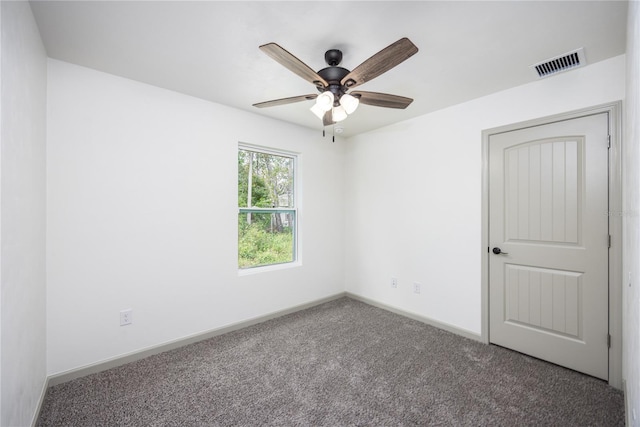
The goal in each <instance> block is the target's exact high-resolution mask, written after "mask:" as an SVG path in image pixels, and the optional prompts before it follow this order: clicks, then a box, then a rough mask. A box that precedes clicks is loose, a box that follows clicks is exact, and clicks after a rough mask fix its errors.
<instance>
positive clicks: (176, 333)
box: [47, 60, 344, 375]
mask: <svg viewBox="0 0 640 427" xmlns="http://www.w3.org/2000/svg"><path fill="white" fill-rule="evenodd" d="M48 71H49V73H48V76H49V81H48V151H47V161H48V165H47V166H48V170H47V182H48V189H47V195H48V199H47V203H48V214H47V268H48V272H47V274H48V283H47V298H48V301H47V325H48V349H47V360H48V373H49V374H50V375H53V374H57V373H62V372H65V371H68V370H73V369H75V368H79V367H83V366H86V365H89V364H92V363H96V362H99V361H103V360H106V359H110V358H114V357H118V356H121V355H125V354H127V353H131V352H135V351H139V350H142V349H145V348H148V347H151V346H156V345H159V344H162V343H166V342H169V341H172V340H176V339H180V338H183V337H187V336H189V335H192V334H196V333H200V332H204V331H208V330H211V329H214V328H219V327H222V326H225V325H229V324H232V323H235V322H239V321H243V320H247V319H250V318H254V317H257V316H260V315H264V314H268V313H270V312H274V311H277V310H282V309H286V308H290V307H292V306H295V305H298V304H302V303H306V302H310V301H314V300H317V299H320V298H323V297H327V296H331V295H334V294H337V293H340V292H343V291H344V282H343V258H344V254H343V238H342V234H343V227H342V224H343V220H342V213H343V212H342V210H341V207H342V206H343V189H342V183H343V181H344V177H343V172H342V171H343V146H344V145H343V144H339V143H337V142H336V143H335V144H333V143H331V140H330V139H329V138H322V135H321V132H320V130H318V131H317V132H314V131H311V130H309V129H304V128H301V127H297V126H293V125H289V124H286V123H284V122H279V121H274V120H270V119H267V118H264V117H261V116H258V115H254V114H250V113H246V112H242V111H238V110H234V109H231V108H227V107H224V106H221V105H217V104H213V103H209V102H205V101H203V100H199V99H196V98H191V97H188V96H185V95H181V94H178V93H175V92H170V91H167V90H163V89H159V88H157V87H152V86H148V85H144V84H141V83H138V82H134V81H131V80H126V79H123V78H119V77H115V76H113V75H109V74H104V73H100V72H96V71H93V70H90V69H87V68H82V67H79V66H75V65H71V64H68V63H64V62H60V61H56V60H49V67H48ZM239 141H241V142H245V143H251V144H260V145H265V146H270V147H275V148H281V149H286V150H292V151H296V152H299V153H301V157H300V160H301V162H300V169H299V170H300V173H301V179H300V180H299V184H301V185H302V206H301V209H302V211H301V214H300V221H301V224H300V226H301V230H300V231H301V234H302V239H303V240H302V245H303V246H302V266H299V267H295V268H288V269H281V270H277V271H272V272H266V273H260V274H252V275H246V276H241V277H239V276H238V272H237V234H236V233H237V225H236V224H237V189H236V183H237V147H238V142H239ZM126 308H132V309H133V324H132V325H130V326H125V327H121V326H119V311H120V310H121V309H126Z"/></svg>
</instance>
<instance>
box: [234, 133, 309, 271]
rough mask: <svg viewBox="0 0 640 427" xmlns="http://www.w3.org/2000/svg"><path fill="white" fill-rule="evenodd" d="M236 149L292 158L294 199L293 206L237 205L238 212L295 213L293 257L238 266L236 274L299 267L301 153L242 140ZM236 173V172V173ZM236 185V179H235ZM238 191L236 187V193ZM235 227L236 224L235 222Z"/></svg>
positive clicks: (300, 245)
mask: <svg viewBox="0 0 640 427" xmlns="http://www.w3.org/2000/svg"><path fill="white" fill-rule="evenodd" d="M238 150H247V151H254V152H258V153H265V154H272V155H275V156H281V157H289V158H291V159H292V160H293V183H294V184H293V200H294V207H293V208H282V207H278V208H250V207H246V208H242V207H238V213H239V214H240V213H243V212H247V211H251V212H287V211H289V212H291V211H293V212H294V213H295V218H296V226H295V230H294V241H293V245H294V256H295V259H294V260H293V261H291V262H283V263H279V264H269V265H261V266H256V267H249V268H240V267H239V266H238V269H237V270H238V276H248V275H252V274H258V273H264V272H268V271H277V270H286V269H289V268H296V267H300V266H301V265H302V244H301V240H302V239H301V237H300V236H301V234H302V233H301V229H302V227H301V220H300V218H301V216H302V215H301V205H302V203H301V200H302V198H301V191H300V187H301V185H300V180H299V178H300V176H301V174H300V164H301V154H300V153H298V152H295V151H289V150H283V149H277V148H271V147H265V146H261V145H255V144H247V143H244V142H240V143H238ZM236 175H237V174H236ZM236 186H237V179H236ZM237 193H238V189H237V188H236V194H237ZM236 227H237V224H236ZM237 235H238V230H237V228H236V236H237ZM237 244H238V242H237V241H236V256H237V252H238V247H237Z"/></svg>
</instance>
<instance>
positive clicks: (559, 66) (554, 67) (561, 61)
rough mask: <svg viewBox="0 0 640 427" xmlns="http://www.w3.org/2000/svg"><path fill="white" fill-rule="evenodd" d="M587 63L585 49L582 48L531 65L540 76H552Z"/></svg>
mask: <svg viewBox="0 0 640 427" xmlns="http://www.w3.org/2000/svg"><path fill="white" fill-rule="evenodd" d="M585 64H586V60H585V57H584V49H583V48H580V49H577V50H574V51H572V52H569V53H565V54H564V55H560V56H556V57H554V58H551V59H547V60H545V61H542V62H538V63H537V64H534V65H532V66H531V69H532V70H534V71H535V73H536V75H537V76H538V77H540V78H543V77H548V76H552V75H554V74H558V73H561V72H563V71H568V70H573V69H574V68H578V67H582V66H583V65H585Z"/></svg>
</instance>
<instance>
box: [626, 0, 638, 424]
mask: <svg viewBox="0 0 640 427" xmlns="http://www.w3.org/2000/svg"><path fill="white" fill-rule="evenodd" d="M628 16H629V23H628V26H627V84H626V91H627V96H626V103H625V107H626V120H625V128H626V134H625V139H624V145H623V148H622V156H623V157H622V158H623V162H624V163H623V187H624V188H623V215H622V221H623V223H622V224H623V230H624V236H625V240H624V257H623V270H622V271H623V272H625V286H624V288H623V310H624V317H623V332H624V339H623V366H624V370H625V378H626V383H627V384H626V385H627V388H626V392H627V396H626V398H627V402H628V406H629V407H628V408H627V409H628V412H627V425H629V426H640V3H639V2H637V1H630V2H629V15H628Z"/></svg>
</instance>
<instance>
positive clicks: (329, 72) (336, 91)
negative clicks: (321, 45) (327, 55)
mask: <svg viewBox="0 0 640 427" xmlns="http://www.w3.org/2000/svg"><path fill="white" fill-rule="evenodd" d="M327 62H328V61H327ZM350 72H351V71H349V70H347V69H346V68H342V67H336V66H331V67H327V68H323V69H322V70H320V71H318V75H319V76H320V77H322V78H323V79H324V80H325V81H326V82H327V83H329V85H328V86H327V87H323V86H322V85H320V86H318V91H319V92H326V91H330V92H331V93H333V95H334V96H335V100H336V102H338V100H339V99H340V97H341V96H342V95H344V94H345V93H346V92H347V88H346V87H345V86H343V85H342V83H340V82H341V81H342V79H343V78H344V77H345V76H346V75H347V74H349V73H350Z"/></svg>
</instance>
